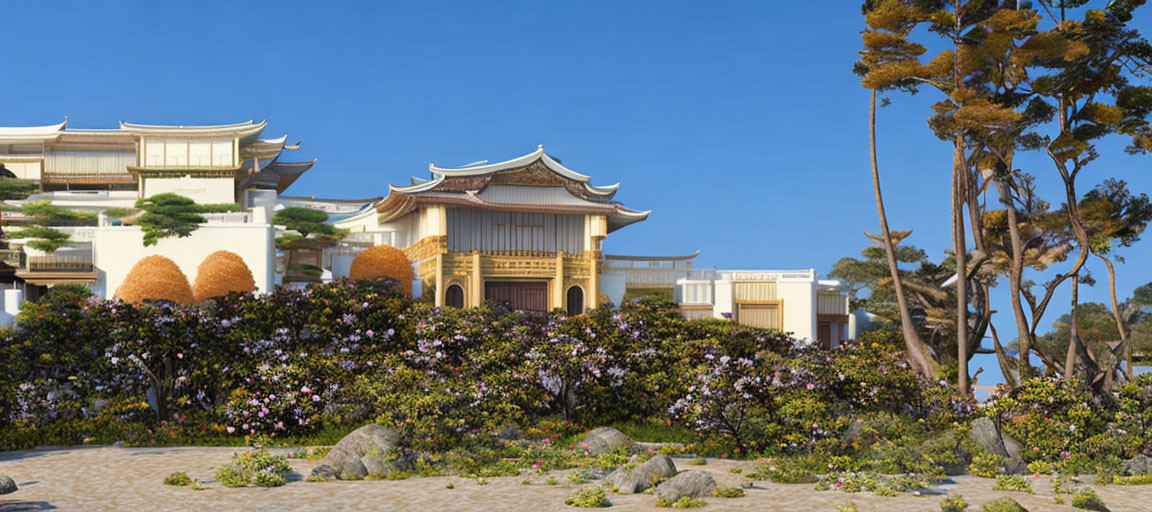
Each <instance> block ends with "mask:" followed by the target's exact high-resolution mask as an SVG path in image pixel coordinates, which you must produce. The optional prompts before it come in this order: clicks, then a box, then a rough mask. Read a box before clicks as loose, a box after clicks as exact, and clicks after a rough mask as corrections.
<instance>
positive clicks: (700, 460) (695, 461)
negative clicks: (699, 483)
mask: <svg viewBox="0 0 1152 512" xmlns="http://www.w3.org/2000/svg"><path fill="white" fill-rule="evenodd" d="M688 464H691V465H693V466H703V465H705V464H708V459H705V458H704V457H693V458H691V459H688Z"/></svg>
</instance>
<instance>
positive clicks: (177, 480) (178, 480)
mask: <svg viewBox="0 0 1152 512" xmlns="http://www.w3.org/2000/svg"><path fill="white" fill-rule="evenodd" d="M191 484H192V478H190V477H189V476H188V473H185V472H183V471H178V472H176V473H172V474H171V475H168V476H166V477H164V485H175V486H179V487H183V486H185V485H191Z"/></svg>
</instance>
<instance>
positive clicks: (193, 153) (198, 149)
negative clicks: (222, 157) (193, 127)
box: [188, 140, 212, 167]
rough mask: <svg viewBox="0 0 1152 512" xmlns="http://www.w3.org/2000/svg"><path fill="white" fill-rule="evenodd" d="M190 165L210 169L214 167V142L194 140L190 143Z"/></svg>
mask: <svg viewBox="0 0 1152 512" xmlns="http://www.w3.org/2000/svg"><path fill="white" fill-rule="evenodd" d="M188 165H189V166H191V167H209V166H211V165H212V141H210V140H193V141H191V142H189V143H188Z"/></svg>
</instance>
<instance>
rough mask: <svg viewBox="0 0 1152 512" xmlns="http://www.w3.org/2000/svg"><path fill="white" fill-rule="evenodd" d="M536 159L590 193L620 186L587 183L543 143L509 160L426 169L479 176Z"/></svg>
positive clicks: (608, 191) (611, 191) (587, 178)
mask: <svg viewBox="0 0 1152 512" xmlns="http://www.w3.org/2000/svg"><path fill="white" fill-rule="evenodd" d="M536 160H540V161H541V162H543V163H544V166H545V167H547V168H548V169H549V170H551V171H552V172H554V173H556V174H559V175H561V176H563V177H565V178H568V179H571V180H575V181H578V182H580V183H583V184H584V188H585V189H586V190H588V192H590V193H592V194H596V195H598V196H610V195H612V194H614V193H615V192H616V189H618V188H620V184H619V183H616V184H614V185H608V186H603V187H597V186H593V185H592V184H591V183H589V181H591V179H592V178H591V177H590V176H587V175H584V174H580V173H578V172H576V171H573V170H572V169H569V168H567V167H565V166H564V164H562V163H560V162H559V161H557V160H556V159H555V158H552V157H551V156H549V155H548V153H546V152H545V151H544V145H543V144H541V145H539V146H537V147H536V151H533V152H531V153H528V154H527V155H524V156H520V157H517V158H513V159H511V160H505V161H503V162H497V163H494V164H487V165H477V166H471V167H459V168H447V167H437V166H436V164H428V170H429V171H431V172H432V174H434V175H447V176H479V175H483V174H491V173H494V172H499V171H504V170H508V169H515V168H517V167H524V166H526V165H528V164H531V163H532V162H535V161H536Z"/></svg>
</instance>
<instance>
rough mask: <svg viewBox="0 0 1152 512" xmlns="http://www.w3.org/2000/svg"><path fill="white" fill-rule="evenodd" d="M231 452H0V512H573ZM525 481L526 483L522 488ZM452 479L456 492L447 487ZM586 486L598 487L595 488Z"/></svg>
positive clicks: (779, 495) (545, 489)
mask: <svg viewBox="0 0 1152 512" xmlns="http://www.w3.org/2000/svg"><path fill="white" fill-rule="evenodd" d="M237 450H238V449H236V448H118V447H86V448H65V449H56V450H41V451H23V452H4V453H0V474H6V475H9V476H11V477H12V478H14V479H15V480H16V482H17V484H18V485H19V486H20V490H18V491H16V492H15V493H13V494H9V495H6V496H0V511H3V512H9V511H17V510H62V511H86V512H96V511H106V510H107V511H113V510H114V511H146V510H157V511H177V510H195V511H211V512H225V511H249V510H275V511H288V510H300V511H304V510H325V511H328V510H349V511H389V510H433V511H436V512H447V511H473V510H530V511H532V512H545V511H562V510H567V511H571V510H573V509H572V508H571V507H567V506H566V505H564V498H566V497H567V496H569V495H570V494H572V493H573V492H574V491H575V489H576V488H577V486H575V485H573V484H571V483H569V482H568V480H567V479H565V478H564V475H563V474H555V475H554V476H556V477H557V478H558V479H559V480H560V481H561V482H564V483H563V484H561V485H555V486H550V485H546V484H545V480H546V479H547V478H548V476H546V475H539V474H535V473H526V474H525V475H524V476H520V477H511V478H490V479H488V480H489V484H488V485H478V484H477V483H476V482H475V481H474V480H469V479H464V478H455V477H453V478H450V477H434V478H411V479H408V480H400V481H360V482H339V481H332V482H306V481H304V480H303V479H302V477H301V476H300V475H307V474H308V473H309V472H310V471H311V470H312V467H313V466H315V465H316V464H317V462H314V461H306V460H299V459H292V460H291V463H292V467H293V469H294V470H295V472H296V475H295V476H294V478H293V480H292V481H291V482H290V483H289V484H288V485H286V486H284V487H279V488H272V489H257V488H248V489H227V488H224V487H222V486H220V485H219V484H218V483H216V482H214V481H213V474H214V471H215V470H214V468H216V467H217V466H220V465H221V464H225V463H227V462H228V461H229V459H230V458H231V456H232V453H234V452H235V451H237ZM685 462H686V461H685V460H683V459H678V460H677V463H678V464H679V468H678V469H680V470H685V469H695V470H703V471H707V472H709V473H711V474H712V475H713V476H714V477H715V478H716V480H717V483H718V484H719V485H720V486H722V487H725V486H733V485H739V483H740V481H741V477H740V476H739V475H735V474H733V473H731V472H730V470H731V469H732V468H733V467H741V468H743V469H744V471H746V472H747V471H749V470H751V469H752V468H753V467H754V463H751V462H733V461H727V460H717V459H709V461H708V464H707V465H704V466H695V465H687V464H685ZM175 471H185V472H187V473H188V474H189V475H190V476H191V477H192V478H193V479H195V480H197V481H200V482H201V483H202V485H204V486H205V487H207V489H206V490H202V491H196V490H192V489H191V488H190V487H171V486H167V485H163V483H162V481H163V479H164V477H165V476H166V475H168V474H169V473H172V472H175ZM525 478H527V479H528V480H530V481H531V482H532V484H531V485H523V484H522V483H521V482H522V481H523V480H524V479H525ZM448 481H452V482H453V483H454V485H455V489H447V488H446V484H447V483H448ZM588 485H597V483H596V482H593V483H591V484H588ZM944 487H945V490H947V491H951V492H957V493H959V494H961V495H963V496H964V497H965V499H967V500H968V502H969V503H971V504H972V505H973V506H972V507H970V510H973V511H979V510H980V506H981V505H982V504H984V503H986V502H988V501H991V500H993V499H996V498H998V497H1000V496H1011V497H1013V498H1015V499H1016V500H1018V501H1019V502H1020V503H1021V504H1023V505H1024V506H1025V507H1027V508H1028V509H1029V510H1031V511H1033V512H1042V511H1073V510H1077V509H1073V508H1072V507H1070V506H1068V505H1055V504H1053V502H1052V497H1053V495H1052V492H1051V485H1050V482H1049V480H1048V479H1047V478H1040V479H1037V480H1036V481H1034V482H1033V487H1034V488H1035V489H1036V494H1035V495H1028V494H1022V493H1008V492H1001V491H992V480H988V479H983V478H977V477H970V476H964V477H956V478H955V479H954V480H953V482H952V483H948V484H946V485H945V486H944ZM1096 490H1097V492H1098V493H1099V494H1100V496H1101V498H1103V499H1104V502H1105V503H1107V504H1108V506H1109V507H1110V508H1111V510H1112V511H1113V512H1126V511H1146V510H1152V505H1150V504H1152V485H1150V486H1100V487H1096ZM746 493H747V495H746V497H744V498H735V499H721V498H709V499H708V500H707V501H708V505H707V507H706V508H705V509H704V510H705V511H716V512H719V511H726V510H764V511H791V512H798V511H827V512H832V511H833V510H834V509H835V506H836V505H840V504H845V503H847V502H849V501H852V502H855V503H856V504H857V505H858V506H859V508H860V510H861V511H878V512H879V511H883V512H893V511H905V510H907V511H924V512H929V511H931V512H936V511H939V510H940V507H939V504H938V503H939V501H940V497H939V496H922V497H917V496H912V495H907V494H904V495H900V496H898V497H895V498H883V497H879V496H874V495H872V494H867V493H857V494H846V493H842V492H834V491H825V492H818V491H815V490H813V489H812V486H811V485H780V484H772V483H769V482H759V481H758V482H755V484H754V486H753V488H751V489H747V490H746ZM609 497H610V499H611V501H612V503H613V504H614V506H613V507H612V510H622V511H624V510H668V509H657V508H656V507H655V504H656V498H655V497H654V496H651V495H644V494H640V495H627V496H623V495H609Z"/></svg>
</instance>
